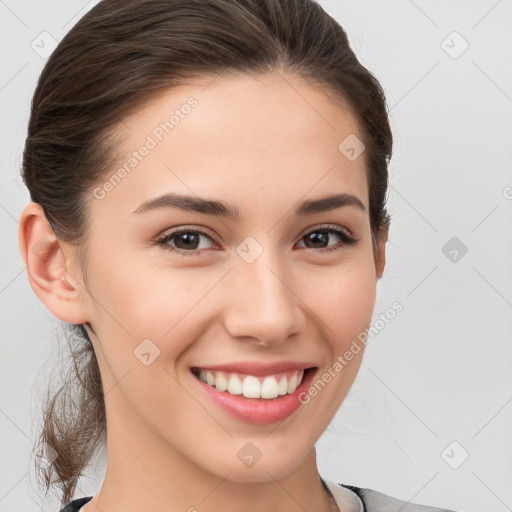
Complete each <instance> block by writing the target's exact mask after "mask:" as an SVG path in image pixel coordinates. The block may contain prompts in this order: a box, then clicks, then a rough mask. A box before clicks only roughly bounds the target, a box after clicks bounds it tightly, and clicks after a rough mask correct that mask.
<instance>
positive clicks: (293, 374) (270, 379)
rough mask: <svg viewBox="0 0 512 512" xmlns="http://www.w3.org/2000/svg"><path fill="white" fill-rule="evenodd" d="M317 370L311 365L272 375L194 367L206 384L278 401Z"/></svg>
mask: <svg viewBox="0 0 512 512" xmlns="http://www.w3.org/2000/svg"><path fill="white" fill-rule="evenodd" d="M316 370H317V367H316V366H312V367H309V368H292V369H289V370H285V371H281V372H276V373H272V374H269V375H251V374H248V373H240V372H231V371H225V370H216V369H209V368H199V367H192V368H191V371H192V374H193V375H194V376H195V377H196V378H197V379H198V380H199V381H201V382H202V383H203V384H206V385H208V386H210V387H211V388H214V389H216V390H217V391H219V392H223V393H226V394H229V395H233V396H237V395H238V396H240V397H242V396H243V397H244V398H247V399H252V400H258V401H272V400H278V399H279V398H280V397H284V396H287V395H292V394H294V393H295V391H296V390H297V388H298V387H299V386H300V385H301V384H302V383H303V382H304V381H305V380H306V379H307V380H309V376H310V374H311V373H312V372H313V373H314V372H315V371H316Z"/></svg>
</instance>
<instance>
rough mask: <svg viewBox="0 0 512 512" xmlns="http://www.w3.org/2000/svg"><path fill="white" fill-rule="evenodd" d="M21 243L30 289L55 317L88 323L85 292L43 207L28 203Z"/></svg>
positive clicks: (23, 216) (24, 215)
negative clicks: (74, 274) (72, 272)
mask: <svg viewBox="0 0 512 512" xmlns="http://www.w3.org/2000/svg"><path fill="white" fill-rule="evenodd" d="M18 241H19V246H20V250H21V255H22V257H23V261H24V263H25V268H26V271H27V276H28V279H29V282H30V286H31V287H32V289H33V290H34V292H35V294H36V295H37V296H38V297H39V299H41V301H42V302H43V304H44V305H45V306H46V307H47V309H48V310H49V311H50V313H52V314H53V315H54V316H55V317H57V318H58V319H59V320H62V321H63V322H66V323H70V324H81V323H85V322H87V321H88V318H87V315H86V308H85V304H84V300H83V299H84V295H85V293H86V292H85V290H84V288H83V286H82V285H81V284H80V282H79V281H78V280H77V277H78V276H73V275H72V274H71V272H70V269H69V262H68V261H67V260H66V253H65V250H64V244H63V243H62V242H60V241H59V240H58V239H57V237H56V236H55V234H54V233H53V231H52V229H51V227H50V225H49V224H48V221H47V219H46V216H45V214H44V211H43V209H42V207H41V206H40V205H39V204H37V203H33V202H32V203H30V204H28V205H27V206H26V207H25V209H24V210H23V212H22V214H21V217H20V226H19V230H18Z"/></svg>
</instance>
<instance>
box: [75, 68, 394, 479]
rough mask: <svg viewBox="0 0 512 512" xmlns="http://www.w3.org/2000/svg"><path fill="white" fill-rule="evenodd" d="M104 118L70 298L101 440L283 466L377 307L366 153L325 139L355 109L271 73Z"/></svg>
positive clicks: (329, 399) (318, 423)
mask: <svg viewBox="0 0 512 512" xmlns="http://www.w3.org/2000/svg"><path fill="white" fill-rule="evenodd" d="M283 77H286V79H285V78H283ZM171 116H173V117H171ZM165 123H167V124H165ZM119 134H120V135H121V138H120V139H119V140H120V141H121V139H122V142H119V145H118V147H117V149H116V150H117V151H118V158H119V160H118V162H117V163H118V165H117V166H115V167H113V168H112V172H111V173H110V174H109V175H107V176H106V177H105V179H104V181H103V182H101V183H99V184H98V187H97V188H95V189H94V190H93V191H91V196H90V197H89V211H90V224H89V233H90V236H89V239H88V242H87V282H88V287H89V293H88V294H85V293H84V297H83V308H84V311H85V314H86V316H87V318H88V321H89V323H90V325H91V327H92V329H93V332H92V331H89V332H90V336H91V339H92V341H93V344H94V348H95V352H96V354H97V357H98V361H99V365H100V370H101V374H102V379H103V386H104V390H105V400H106V407H107V420H108V422H109V427H108V429H109V436H111V438H112V443H115V442H118V443H120V444H121V442H122V443H123V446H124V447H125V449H127V448H126V447H130V448H129V450H132V451H138V453H139V454H140V455H141V456H146V457H147V454H148V453H151V454H155V457H158V456H160V455H159V454H165V458H166V460H179V461H180V465H181V467H183V465H184V464H189V465H190V467H195V468H197V469H198V470H200V471H205V472H208V473H210V474H214V475H216V476H220V477H222V478H224V477H225V475H226V474H228V473H229V479H231V480H233V481H239V482H242V481H254V482H256V481H264V480H268V479H269V478H270V477H269V473H270V474H271V475H273V477H275V478H282V477H284V476H285V475H287V474H289V473H290V472H291V471H293V470H294V469H295V468H297V467H299V466H300V464H301V463H302V462H303V461H304V460H305V459H306V456H307V455H308V454H310V453H311V451H312V450H313V447H314V444H315V442H316V441H317V439H318V438H319V436H320V435H321V434H322V432H323V431H324V430H325V428H326V427H327V426H328V424H329V422H330V421H331V419H332V417H333V416H334V414H335V413H336V411H337V409H338V408H339V406H340V404H341V403H342V401H343V399H344V398H345V396H346V394H347V392H348V390H349V388H350V386H351V385H352V383H353V381H354V379H355V377H356V374H357V371H358V369H359V366H360V363H361V358H362V354H363V351H362V350H361V351H360V352H359V353H358V354H355V355H354V356H353V359H352V360H351V361H350V363H349V364H347V365H345V366H344V367H343V369H342V370H338V371H334V372H333V365H334V364H335V362H336V361H337V360H338V357H339V356H343V354H344V353H345V352H346V351H347V350H348V348H349V347H350V344H351V343H352V341H353V340H355V339H357V336H358V334H359V333H361V332H362V331H364V330H365V328H366V327H368V325H369V323H370V321H371V316H372V311H373V307H374V301H375V288H376V279H377V277H378V276H379V272H378V271H377V270H376V261H375V260H374V257H373V253H372V241H371V240H372V237H371V231H370V222H369V216H368V211H369V200H368V186H367V180H366V172H365V158H364V157H365V155H364V153H363V154H362V155H361V156H360V157H359V158H356V159H353V158H351V159H349V158H347V157H346V154H344V153H343V152H341V151H340V150H339V149H338V146H339V145H340V143H341V142H342V141H344V140H345V139H346V138H347V137H348V136H352V137H353V136H354V135H355V136H358V137H359V138H362V135H361V132H360V129H359V128H358V126H357V123H356V121H355V118H354V117H353V116H352V115H351V113H350V112H349V110H348V109H346V108H343V107H341V106H340V105H339V104H337V103H335V102H334V100H333V99H332V98H331V97H329V96H328V95H326V94H325V93H323V92H321V91H320V90H318V89H317V88H312V87H311V86H309V85H307V84H306V83H305V82H303V81H302V80H301V79H299V78H297V77H294V76H291V75H283V76H281V75H280V74H277V73H276V74H268V75H264V76H259V77H257V78H253V77H239V78H235V77H229V78H228V77H224V78H217V79H215V80H214V81H213V82H211V83H209V85H208V82H202V83H197V84H188V85H186V86H181V87H179V88H175V89H172V90H170V91H168V92H166V93H165V94H163V95H161V96H159V97H158V98H157V99H154V100H153V101H151V102H150V103H149V104H148V105H146V106H145V107H144V108H143V109H142V110H140V111H139V112H137V113H136V114H134V115H132V116H131V117H129V118H127V119H125V123H124V124H123V125H122V126H121V127H120V129H119ZM354 140H355V139H354ZM144 147H145V148H146V149H143V148H144ZM123 166H124V172H122V171H119V169H120V168H123ZM341 194H345V195H346V196H343V197H345V201H339V198H338V200H337V201H336V200H331V201H330V202H328V201H324V202H320V203H317V202H316V201H318V200H319V199H322V198H325V197H327V196H333V195H341ZM171 195H172V196H171ZM164 196H167V197H164ZM177 196H187V197H188V198H190V199H181V200H179V201H178V200H177V199H176V198H177ZM343 197H342V199H343ZM173 198H174V199H173ZM347 198H348V201H347ZM157 199H158V200H157ZM205 201H208V202H206V203H205ZM358 202H359V203H360V204H359V205H358ZM326 204H330V207H328V208H326ZM308 205H309V208H308ZM383 250H384V247H383V246H382V247H381V255H382V253H383ZM377 268H378V266H377ZM244 365H245V366H244ZM310 368H313V369H310ZM198 369H203V370H204V372H203V378H204V379H208V381H209V382H210V384H212V383H213V384H214V385H216V386H218V387H219V389H215V388H214V387H213V386H212V385H210V384H208V383H204V382H201V379H200V375H198V374H197V372H198V371H199V370H198ZM329 369H331V376H332V374H334V377H332V378H331V379H330V382H328V383H327V384H325V381H324V385H323V386H318V385H317V392H316V393H313V394H314V396H312V395H313V394H308V389H310V388H311V387H312V386H314V384H315V382H318V380H322V375H324V374H325V373H326V372H328V371H329ZM206 370H209V374H208V373H207V372H206ZM215 370H217V371H215ZM228 370H230V372H228ZM300 370H303V372H301V371H300ZM297 371H298V375H297V378H299V379H300V376H301V373H302V379H303V380H302V382H301V384H300V386H299V388H297V389H296V390H295V391H293V389H294V375H295V374H297ZM248 375H249V376H251V377H250V378H249V377H247V376H248ZM266 377H268V378H266ZM283 378H286V381H284V380H283ZM223 379H225V380H223ZM247 379H248V380H247ZM246 380H247V382H248V383H247V384H246V382H245V381H246ZM225 385H229V390H228V391H222V388H223V387H224V386H225ZM240 386H241V387H240ZM287 386H290V388H289V389H288V388H287ZM262 389H263V394H264V396H266V397H267V398H254V397H253V398H250V396H251V393H256V395H252V396H259V395H261V392H262ZM318 389H320V390H318ZM240 390H242V394H241V395H240V394H238V395H235V394H232V393H239V392H240ZM229 391H232V393H230V392H229ZM288 391H291V394H290V395H288V394H282V395H281V394H280V393H287V392H288ZM244 393H246V394H247V395H249V397H247V398H246V397H244ZM276 394H277V397H275V395H276ZM299 394H300V397H299ZM272 396H274V398H270V397H272ZM299 398H301V399H302V400H299ZM301 402H302V403H301ZM306 402H307V403H306ZM114 439H116V440H117V441H114ZM121 440H122V441H121ZM248 443H250V444H248ZM247 456H249V458H250V457H252V458H253V459H254V460H256V459H258V457H261V458H259V460H257V463H255V464H249V463H245V462H244V461H246V460H248V459H247Z"/></svg>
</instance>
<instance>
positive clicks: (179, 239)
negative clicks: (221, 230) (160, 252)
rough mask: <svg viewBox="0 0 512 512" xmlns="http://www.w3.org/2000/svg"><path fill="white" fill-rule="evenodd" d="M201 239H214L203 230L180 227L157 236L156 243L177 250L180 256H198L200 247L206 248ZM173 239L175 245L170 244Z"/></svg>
mask: <svg viewBox="0 0 512 512" xmlns="http://www.w3.org/2000/svg"><path fill="white" fill-rule="evenodd" d="M201 239H206V240H210V241H212V242H213V241H214V240H213V237H212V236H211V235H209V234H207V233H205V232H204V231H199V230H195V229H190V228H180V229H176V230H174V231H171V232H170V233H167V234H165V235H164V236H162V237H160V238H158V239H157V240H156V243H157V244H158V245H159V246H161V247H162V248H163V249H166V250H168V251H173V252H177V253H178V254H179V255H181V256H193V255H197V256H198V255H199V250H200V249H207V248H208V247H205V246H204V244H203V245H202V244H201ZM173 241H175V244H176V245H171V242H173Z"/></svg>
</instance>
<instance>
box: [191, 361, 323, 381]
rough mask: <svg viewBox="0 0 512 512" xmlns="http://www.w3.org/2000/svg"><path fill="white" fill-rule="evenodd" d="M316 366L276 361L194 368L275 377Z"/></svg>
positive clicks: (309, 362)
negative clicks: (281, 373) (282, 373)
mask: <svg viewBox="0 0 512 512" xmlns="http://www.w3.org/2000/svg"><path fill="white" fill-rule="evenodd" d="M314 366H318V365H316V364H315V363H313V362H311V361H277V362H275V363H261V362H250V361H246V362H238V363H227V364H219V365H208V366H196V367H195V368H201V369H202V370H216V371H224V372H230V373H243V374H245V375H254V376H255V377H265V376H267V375H275V374H276V373H280V372H286V371H288V370H305V369H306V368H312V367H314Z"/></svg>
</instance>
